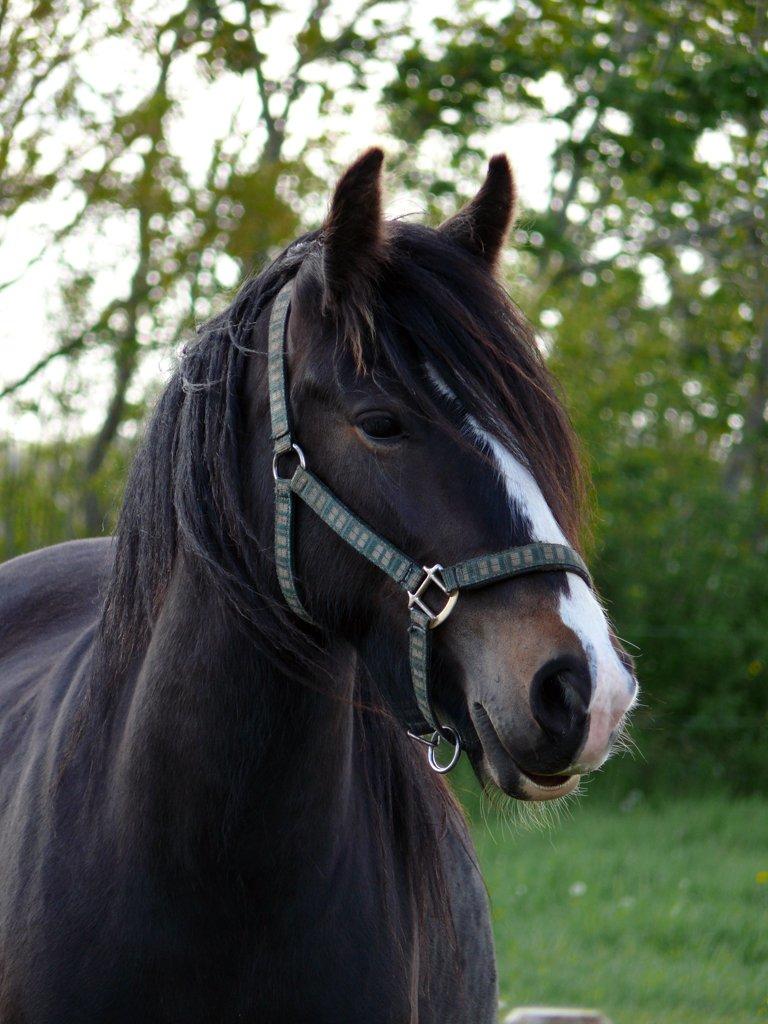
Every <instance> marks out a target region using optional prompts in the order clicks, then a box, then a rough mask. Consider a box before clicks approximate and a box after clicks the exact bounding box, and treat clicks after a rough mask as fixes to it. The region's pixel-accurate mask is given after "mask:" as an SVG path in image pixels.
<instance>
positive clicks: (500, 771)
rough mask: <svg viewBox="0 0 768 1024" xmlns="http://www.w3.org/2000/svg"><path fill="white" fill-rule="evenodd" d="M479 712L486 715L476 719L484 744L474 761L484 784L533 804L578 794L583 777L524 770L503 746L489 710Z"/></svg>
mask: <svg viewBox="0 0 768 1024" xmlns="http://www.w3.org/2000/svg"><path fill="white" fill-rule="evenodd" d="M476 710H480V711H481V712H482V713H481V714H480V715H477V714H475V715H473V716H472V718H473V722H474V725H475V729H476V731H477V735H478V739H479V741H480V744H479V749H476V750H475V751H474V752H472V753H471V755H470V758H471V760H472V765H473V767H474V769H475V772H476V774H477V775H478V778H479V779H480V781H481V782H482V783H483V784H484V785H487V784H489V783H490V784H492V785H493V786H495V787H496V788H497V789H500V790H501V792H502V793H504V794H505V795H506V796H509V797H512V798H513V799H515V800H526V801H529V802H540V801H544V800H559V799H560V798H561V797H564V796H568V795H569V794H571V793H573V792H575V791H576V789H577V788H578V785H579V782H580V781H581V776H580V775H575V774H550V775H544V774H539V773H538V772H535V773H534V772H527V771H525V770H524V769H523V768H521V767H520V765H519V764H518V763H517V761H516V760H515V759H514V757H513V756H512V755H511V754H510V753H509V751H508V750H507V748H506V747H505V746H504V744H503V743H502V741H501V739H500V737H499V735H498V733H497V732H496V729H495V728H494V726H493V724H492V722H491V720H490V717H489V716H488V714H487V712H485V709H484V708H479V709H476Z"/></svg>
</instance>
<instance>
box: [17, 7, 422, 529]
mask: <svg viewBox="0 0 768 1024" xmlns="http://www.w3.org/2000/svg"><path fill="white" fill-rule="evenodd" d="M330 8H331V4H330V3H329V0H313V2H312V3H311V4H310V5H309V6H308V8H307V10H306V12H305V14H304V17H303V18H300V19H299V20H298V22H297V19H296V18H295V17H291V16H290V12H286V11H285V10H284V9H283V7H282V6H281V5H279V4H271V3H270V4H267V3H256V2H252V0H241V2H237V3H229V4H225V3H222V4H218V3H216V2H207V0H204V2H200V0H194V2H189V3H185V4H183V5H182V6H181V7H178V6H176V7H174V8H171V7H170V5H168V9H167V10H166V9H165V6H164V5H161V7H160V9H159V12H157V11H156V9H154V8H153V9H151V10H150V11H149V12H148V13H144V14H143V16H142V17H139V18H136V17H135V15H134V5H133V4H131V3H130V2H128V0H121V2H120V3H118V4H117V5H116V6H112V5H110V6H107V5H104V4H100V3H94V2H92V0H80V2H79V4H77V5H75V6H73V5H72V4H70V3H64V2H61V0H45V2H28V3H26V4H24V3H19V4H18V6H17V7H16V8H14V9H13V10H12V11H11V10H9V9H8V7H7V6H6V7H5V8H4V9H3V11H2V20H0V53H1V54H2V56H1V57H0V91H1V92H2V99H1V100H0V124H2V128H3V142H2V147H0V173H2V175H3V179H4V181H5V183H6V187H5V188H4V192H3V199H2V201H1V202H0V216H2V217H3V218H4V220H5V223H6V227H7V235H6V237H9V236H10V235H11V234H12V232H11V227H12V222H13V221H14V218H19V219H21V218H22V217H23V216H30V215H31V216H33V217H34V215H35V213H37V214H38V216H39V217H41V218H42V219H43V221H44V220H45V215H46V211H47V210H48V209H49V208H50V205H51V195H52V193H53V194H54V198H55V199H56V202H57V204H58V206H61V205H64V204H67V205H69V206H71V207H72V209H73V210H74V211H75V212H74V214H73V216H72V217H71V218H70V219H69V220H67V221H66V222H65V223H63V224H62V225H61V226H59V227H57V228H56V229H55V230H51V231H48V232H45V238H44V240H43V241H42V242H41V255H42V253H43V252H47V251H50V249H51V247H59V249H60V259H61V262H62V264H63V265H64V266H66V264H67V263H71V266H70V267H69V268H68V269H66V270H65V272H64V273H63V274H62V275H61V277H60V279H59V281H58V289H59V303H58V309H57V311H56V330H55V333H56V339H55V341H54V343H53V344H52V345H51V347H50V349H49V351H47V352H46V353H45V354H44V355H43V356H42V358H40V359H39V360H38V361H37V362H35V363H34V364H33V365H32V366H30V368H29V369H28V371H27V372H25V373H24V374H23V375H22V376H21V377H20V378H19V379H17V380H13V381H10V382H8V383H7V384H6V385H5V387H4V388H3V389H1V390H0V397H8V396H11V395H14V396H15V395H18V396H20V397H21V398H22V400H26V401H31V402H32V403H33V404H34V403H35V402H37V401H38V398H37V394H38V391H39V385H36V389H37V390H33V388H32V386H31V385H32V384H33V383H35V382H36V380H37V378H38V376H39V375H40V374H41V373H43V372H44V371H46V370H47V369H48V367H50V366H51V364H52V363H54V362H55V361H57V360H66V361H67V364H68V368H69V375H70V377H69V379H68V380H67V382H66V386H65V388H64V389H63V392H62V394H61V396H60V398H61V401H62V402H66V401H67V400H68V398H69V397H70V395H71V394H72V392H73V390H75V391H79V393H80V401H81V404H82V402H83V396H87V395H88V394H89V391H90V387H89V379H88V378H89V375H90V374H91V373H92V372H93V369H94V366H97V365H98V361H97V360H96V358H95V356H96V355H98V356H99V357H101V359H102V360H103V359H106V360H108V362H109V364H110V365H111V384H110V389H111V395H110V397H109V399H108V402H107V404H106V409H105V412H104V416H103V419H102V421H101V424H100V426H99V427H98V429H97V430H96V431H95V433H94V435H93V437H92V438H91V441H90V444H89V446H88V449H87V451H86V453H85V455H84V458H83V475H84V500H85V504H86V526H87V529H88V530H89V531H90V532H99V531H100V530H101V529H102V526H103V523H102V520H103V516H104V511H105V506H104V501H103V480H102V479H101V477H100V472H101V470H102V468H103V467H104V464H105V460H106V459H107V455H108V453H109V450H110V448H111V446H112V445H113V444H114V442H115V439H116V438H117V437H118V434H119V431H120V430H121V428H122V429H126V428H127V427H130V426H131V424H135V423H136V422H137V421H140V419H141V417H142V416H143V412H144V402H143V398H144V393H145V386H142V382H141V381H140V371H141V367H142V362H143V360H144V359H145V357H146V356H147V355H148V354H150V353H152V352H156V351H157V350H168V349H172V348H173V346H174V345H175V344H177V343H178V342H179V340H180V339H181V338H182V337H183V336H184V335H185V334H186V333H187V332H188V331H189V330H191V329H193V327H194V324H195V322H196V321H199V320H200V319H203V318H205V317H207V316H208V315H209V314H210V313H211V311H212V308H213V304H214V303H215V302H223V301H224V300H225V299H226V296H227V293H228V292H229V291H230V289H231V288H232V287H233V286H234V285H235V284H237V283H238V281H239V279H240V278H241V277H242V275H243V274H244V273H246V272H247V271H248V269H249V268H250V267H251V266H253V265H254V264H259V263H261V262H262V261H263V260H264V259H265V258H266V257H267V255H268V254H269V253H270V252H272V251H273V250H274V249H275V248H276V247H277V246H278V245H280V244H281V243H284V242H286V241H287V240H289V239H290V238H291V237H293V236H294V235H295V234H297V233H298V226H299V220H300V214H301V211H302V210H303V209H304V208H305V206H306V204H307V203H309V204H311V203H312V201H313V198H314V197H315V196H316V191H317V188H318V185H319V182H318V179H317V177H316V175H315V174H314V173H312V171H310V170H309V168H308V166H307V162H306V161H305V160H304V159H303V151H302V143H303V145H304V146H306V145H307V144H308V142H309V139H307V138H306V137H305V138H304V139H297V138H296V136H295V133H294V132H292V128H291V119H292V116H293V113H294V110H295V109H296V107H297V105H298V104H299V103H300V102H303V103H305V104H306V101H307V100H309V101H310V102H309V108H312V107H314V110H315V114H316V116H317V118H318V124H319V128H316V129H315V131H314V140H313V141H315V142H316V143H317V142H319V143H321V144H322V145H323V146H324V147H330V145H331V143H332V141H333V133H332V131H331V130H330V129H326V128H325V126H324V119H325V120H327V119H328V118H329V117H330V116H331V115H333V114H334V113H335V114H336V115H338V113H339V111H340V110H341V109H343V104H344V103H345V102H346V103H348V102H349V99H348V95H349V92H350V89H354V87H355V86H359V85H360V84H361V83H362V82H363V80H364V77H365V74H366V71H367V68H368V66H369V63H370V61H371V60H374V59H376V57H377V55H378V53H379V52H380V51H383V50H385V49H386V47H387V46H388V45H390V43H391V41H392V40H393V39H394V38H395V37H396V36H397V34H398V32H399V31H400V26H401V24H402V19H403V17H404V16H405V13H407V5H402V4H398V5H396V4H394V3H392V2H391V0H378V2H376V3H372V2H371V0H363V2H361V3H359V4H357V5H349V6H348V7H345V9H344V11H343V12H341V10H340V9H339V11H334V12H332V11H331V10H330ZM377 11H383V12H384V14H383V15H382V16H379V15H378V14H377ZM392 12H395V14H394V16H393V15H392ZM276 30H277V31H280V33H281V35H280V42H281V48H280V53H279V60H278V61H277V62H275V61H270V59H269V58H268V57H267V55H266V46H267V43H268V40H269V39H270V38H271V37H274V35H275V31H276ZM288 32H290V34H287V33H288ZM262 40H263V41H264V42H262ZM110 62H111V63H110ZM115 62H117V66H118V67H119V68H120V72H121V73H120V75H110V74H105V67H107V68H111V67H114V66H115ZM274 64H276V66H277V70H276V73H274V74H273V73H271V71H270V66H271V65H274ZM331 67H333V68H334V69H336V70H338V69H339V68H340V67H343V68H344V69H345V71H346V73H347V75H346V77H347V79H348V82H347V83H346V85H345V87H344V88H343V89H341V88H340V89H334V88H331V86H330V84H328V82H329V79H330V77H331V75H330V73H329V69H330V68H331ZM199 80H204V81H205V82H206V83H207V84H208V86H209V87H210V88H213V87H214V86H216V85H217V84H221V83H225V84H226V83H229V84H230V85H232V84H233V83H234V85H235V91H236V92H237V93H238V96H239V101H238V102H237V103H235V105H234V107H233V109H232V111H231V116H227V117H226V118H224V117H223V118H222V123H221V126H220V130H219V132H218V134H217V137H216V139H215V140H214V142H213V144H212V145H211V146H210V147H209V149H208V150H206V148H205V144H204V142H203V141H202V140H201V145H200V148H201V150H202V151H203V155H204V161H203V162H204V167H203V169H202V171H198V172H197V173H196V174H195V173H193V172H191V170H190V167H189V165H188V162H185V160H184V159H183V157H182V156H181V155H180V154H179V152H178V151H177V147H176V146H175V145H174V131H175V130H176V129H178V127H179V120H180V118H181V116H182V114H183V113H184V112H186V113H187V114H188V113H189V110H188V107H186V108H185V104H184V100H183V93H184V89H185V88H188V87H189V84H190V83H194V82H196V81H199ZM345 95H346V96H347V99H346V100H345V99H344V96H345ZM246 109H247V111H248V113H244V111H245V110H246ZM225 113H226V110H225V111H223V114H225ZM249 116H250V117H251V118H252V120H251V121H250V123H248V120H247V118H248V117H249ZM306 116H307V113H306V110H305V117H306ZM289 144H292V145H289ZM289 150H292V151H289ZM57 193H58V194H57ZM112 238H116V239H118V241H119V243H120V244H118V245H113V246H109V244H108V240H109V239H112ZM73 253H74V256H73ZM38 258H39V257H35V259H34V260H33V262H35V260H36V259H38ZM108 274H111V277H112V278H113V281H112V283H111V287H109V286H105V284H104V278H105V276H107V275H108ZM22 275H23V270H21V271H19V272H17V273H15V274H14V275H13V281H16V280H18V278H19V277H20V276H22ZM115 278H116V279H118V281H119V284H118V285H117V286H115V283H114V279H115ZM13 281H10V280H9V281H5V282H2V283H0V288H2V287H3V285H4V286H5V287H6V288H8V287H11V286H12V284H13ZM73 374H74V375H77V374H79V380H77V381H76V382H73V380H72V375H73ZM30 396H31V397H30Z"/></svg>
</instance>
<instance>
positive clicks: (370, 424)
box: [357, 412, 403, 441]
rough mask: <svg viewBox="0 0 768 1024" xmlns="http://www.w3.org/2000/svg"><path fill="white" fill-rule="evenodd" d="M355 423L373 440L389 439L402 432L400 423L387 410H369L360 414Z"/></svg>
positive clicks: (398, 435)
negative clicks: (362, 414)
mask: <svg viewBox="0 0 768 1024" xmlns="http://www.w3.org/2000/svg"><path fill="white" fill-rule="evenodd" d="M357 425H358V427H359V428H360V430H362V432H363V433H364V434H367V436H368V437H371V438H373V440H374V441H389V440H392V439H393V438H396V437H400V436H401V435H402V433H403V428H402V426H401V424H400V423H399V422H398V421H397V419H395V417H394V416H392V415H390V413H387V412H369V413H366V414H365V415H364V416H361V417H360V418H359V419H358V421H357Z"/></svg>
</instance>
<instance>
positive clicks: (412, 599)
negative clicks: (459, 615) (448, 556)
mask: <svg viewBox="0 0 768 1024" xmlns="http://www.w3.org/2000/svg"><path fill="white" fill-rule="evenodd" d="M421 568H422V569H423V570H424V579H423V580H422V581H421V583H420V584H419V585H418V587H417V588H416V589H415V590H414V591H410V590H409V591H408V607H409V608H413V606H414V605H416V607H417V608H418V609H419V610H420V611H422V612H424V614H425V615H427V616H429V622H428V623H427V625H428V627H429V629H434V628H435V626H439V625H440V623H441V622H445V620H446V619H447V618H448V616H449V615H450V614H451V612H452V611H453V609H454V607H455V605H456V602H457V601H458V599H459V592H458V590H448V589H447V587H446V586H445V584H444V583H443V581H442V580H441V579H440V577H439V576H438V575H437V573H439V572H442V570H443V567H442V565H440V564H439V563H438V564H437V565H422V567H421ZM431 583H434V585H435V586H436V587H437V588H438V590H442V592H443V593H444V594H445V596H446V597H447V598H448V600H447V601H446V602H445V604H444V605H443V607H442V608H441V609H440V611H439V612H433V611H432V609H431V608H430V607H429V605H427V604H425V602H424V601H423V600H422V594H424V592H425V591H426V590H427V588H428V587H429V585H430V584H431Z"/></svg>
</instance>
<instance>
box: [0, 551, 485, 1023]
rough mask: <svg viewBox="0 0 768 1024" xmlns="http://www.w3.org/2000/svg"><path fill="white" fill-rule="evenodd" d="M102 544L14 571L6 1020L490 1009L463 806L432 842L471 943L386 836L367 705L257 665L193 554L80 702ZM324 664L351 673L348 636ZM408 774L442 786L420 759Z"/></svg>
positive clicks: (454, 1016)
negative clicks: (295, 684)
mask: <svg viewBox="0 0 768 1024" xmlns="http://www.w3.org/2000/svg"><path fill="white" fill-rule="evenodd" d="M110 563H111V544H110V542H108V541H86V542H74V543H70V544H65V545H60V546H58V547H55V548H50V549H46V550H44V551H41V552H37V553H35V554H32V555H28V556H23V557H21V558H18V559H15V560H14V561H12V562H10V563H7V564H6V565H5V566H3V567H2V569H0V621H2V623H3V631H2V659H1V660H0V678H2V691H0V716H1V718H0V721H1V723H2V724H1V725H0V749H2V751H3V757H2V766H1V767H0V791H1V792H2V801H3V802H2V805H0V815H1V825H0V861H1V862H2V864H3V870H4V883H3V886H2V889H0V1020H2V1021H3V1024H16V1022H17V1021H18V1022H21V1021H34V1022H41V1024H42V1022H46V1024H47V1022H65V1021H66V1022H67V1024H69V1022H73V1024H74V1022H77V1021H104V1020H109V1021H114V1022H119V1021H126V1022H127V1021H136V1020H147V1021H158V1022H159V1021H169V1022H170V1021H184V1022H190V1024H192V1022H194V1021H200V1022H203V1021H206V1022H208V1021H211V1020H215V1021H221V1022H226V1021H230V1020H231V1021H241V1020H253V1021H261V1020H264V1021H278V1020H280V1021H283V1020H284V1021H303V1020H307V1021H309V1020H312V1021H329V1022H330V1021H334V1022H341V1021H347V1020H348V1021H353V1020H359V1019H366V1020H370V1021H407V1020H409V1019H412V1018H415V1013H416V1011H415V1010H413V1009H412V995H413V993H414V992H418V989H419V987H422V988H424V989H425V994H424V995H423V996H422V1000H421V1008H420V1011H419V1016H418V1019H419V1020H425V1021H429V1020H436V1021H437V1020H440V1021H464V1020H467V1021H469V1020H472V1021H476V1020H486V1019H487V1020H492V1019H493V1017H494V1012H495V973H494V968H493V955H492V944H491V938H490V929H489V924H488V917H487V907H486V898H485V893H484V891H483V888H482V884H481V882H480V878H479V874H478V871H477V868H476V865H475V863H474V860H473V857H472V853H471V845H470V842H469V839H468V836H467V834H466V831H465V830H464V828H463V826H462V824H461V822H460V819H459V817H458V816H457V815H451V816H450V818H449V819H448V820H447V822H446V833H445V835H444V837H443V841H442V843H441V851H442V853H443V855H444V864H445V871H446V880H447V888H448V891H449V892H450V894H451V901H452V908H451V909H452V914H453V919H454V922H455V925H456V930H457V933H458V934H460V935H462V937H463V943H462V947H461V951H460V953H456V951H455V950H454V949H453V947H452V942H451V939H450V937H449V936H448V935H447V934H446V933H445V932H444V931H441V930H440V928H439V921H435V922H434V925H435V927H434V928H432V927H431V925H430V922H429V921H424V922H422V923H420V922H419V920H418V913H417V912H416V910H415V909H414V900H413V894H412V893H410V892H409V890H408V884H409V883H408V878H407V875H406V873H405V871H404V870H403V865H402V863H401V861H400V855H399V854H398V851H397V850H396V849H393V848H392V845H391V843H388V842H387V839H388V838H389V837H383V836H382V835H380V834H377V832H378V831H380V828H381V822H380V820H379V818H378V816H377V815H371V813H370V799H369V794H368V793H367V792H366V791H365V784H364V780H365V778H366V771H365V766H364V764H362V763H361V762H362V761H363V760H364V759H365V757H366V752H365V735H364V729H363V735H358V730H359V723H358V728H356V724H355V717H356V716H355V712H354V709H353V708H352V707H351V706H350V705H349V704H347V703H345V702H341V701H333V700H329V698H328V696H327V695H326V694H325V693H324V692H323V691H322V689H321V688H320V686H319V685H318V689H314V688H313V686H312V681H311V680H310V681H308V682H309V685H308V686H307V687H306V688H304V689H302V690H300V691H298V692H296V690H295V688H293V690H291V688H290V686H289V684H288V682H287V681H286V680H285V679H281V678H279V677H278V676H277V674H276V673H274V672H272V671H271V670H270V669H269V668H268V667H267V666H264V665H263V664H262V665H259V664H250V665H249V662H248V657H247V654H246V655H245V657H244V656H243V654H244V652H243V650H242V648H243V643H244V641H243V638H242V635H241V634H239V633H238V631H236V630H234V631H232V630H230V631H226V630H221V629H220V627H221V625H222V624H221V622H220V621H217V615H216V611H215V610H212V609H211V608H209V607H206V603H205V600H204V595H201V594H200V593H199V592H198V591H197V590H196V588H195V585H194V582H193V581H191V580H190V579H189V578H188V577H187V574H186V573H185V572H181V573H178V574H174V575H178V577H179V578H178V579H175V580H174V581H173V582H172V584H171V586H170V588H169V594H168V597H167V599H166V602H165V605H164V614H163V615H161V618H160V621H159V622H158V626H157V628H156V630H155V634H154V637H153V642H152V644H151V645H150V649H149V650H148V651H147V655H146V657H145V658H144V659H143V661H142V663H141V664H140V665H138V666H136V667H135V669H134V670H133V672H132V673H131V675H130V676H129V677H127V678H126V679H125V680H124V681H123V684H122V692H118V693H115V694H112V695H111V699H110V701H109V702H108V703H105V704H104V705H103V706H102V707H101V708H100V709H99V711H100V714H99V715H98V716H94V715H90V716H86V717H84V716H83V700H84V695H85V694H86V693H87V690H88V687H87V680H88V670H89V663H90V656H91V648H92V644H93V635H94V631H95V629H96V625H97V622H98V617H99V614H100V605H101V602H100V598H99V595H100V593H101V592H102V591H103V587H104V584H105V581H106V580H107V578H108V576H109V572H110ZM201 598H202V601H200V599H201ZM180 606H181V608H183V612H182V614H181V615H179V614H178V612H179V608H180ZM41 620H43V621H44V622H45V625H46V629H45V631H44V636H45V641H44V642H42V643H41V636H42V635H43V631H41V630H40V623H41ZM179 624H181V629H179V628H178V625H179ZM330 664H331V665H332V667H333V671H334V673H335V675H336V677H337V678H339V679H346V686H348V687H349V688H351V686H352V677H353V675H354V671H355V665H354V658H353V656H352V655H351V652H350V651H349V649H348V648H347V649H343V648H340V649H339V650H338V651H335V652H333V653H332V654H331V655H330ZM246 666H248V670H249V671H248V678H247V679H246V680H243V679H242V673H243V670H244V668H245V667H246ZM243 683H246V684H247V685H246V686H243ZM318 690H320V692H318ZM286 698H288V701H289V702H288V704H286ZM297 699H298V704H297ZM174 707H177V708H178V709H179V714H178V718H177V719H176V720H174V716H173V712H172V709H173V708H174ZM84 730H85V735H83V731H84ZM260 741H261V742H260ZM222 748H224V749H222ZM254 749H257V750H259V751H260V753H261V757H259V758H254V757H253V751H254ZM275 763H279V764H280V765H281V769H280V771H279V772H278V773H276V772H275V771H274V768H273V765H274V764H275ZM350 769H351V770H350ZM409 769H410V770H412V772H413V775H412V781H413V784H414V785H421V786H424V788H425V789H430V788H434V785H435V783H434V781H433V779H432V777H431V776H429V775H428V774H427V769H426V767H425V765H424V763H423V761H422V760H421V759H417V758H415V757H414V758H411V759H410V764H409ZM180 777H181V778H182V779H183V780H184V781H183V784H182V785H181V786H180V785H179V778H180ZM164 780H165V782H167V785H163V782H164ZM391 839H392V840H393V841H394V840H395V839H396V837H395V836H393V837H391ZM382 872H386V873H387V874H389V875H390V878H389V882H388V885H387V894H388V899H387V908H386V911H385V916H387V917H388V920H384V919H383V918H382V908H381V906H380V903H379V899H378V896H377V893H379V892H380V891H381V888H382ZM422 928H423V929H424V934H423V935H422V936H421V937H420V936H419V930H420V929H422ZM421 940H426V944H427V946H428V947H429V948H428V949H427V950H426V959H428V961H429V962H430V964H431V965H432V967H431V977H430V979H429V984H428V985H427V986H424V985H423V979H421V982H420V979H419V956H418V950H419V947H420V945H421V944H422V942H421ZM414 950H416V951H417V952H414ZM457 955H459V956H460V958H461V963H455V957H456V956H457ZM427 992H428V993H429V995H428V996H427V995H426V993H427ZM416 1005H418V1001H417V1004H416Z"/></svg>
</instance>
